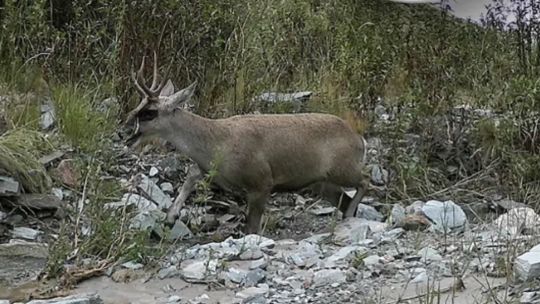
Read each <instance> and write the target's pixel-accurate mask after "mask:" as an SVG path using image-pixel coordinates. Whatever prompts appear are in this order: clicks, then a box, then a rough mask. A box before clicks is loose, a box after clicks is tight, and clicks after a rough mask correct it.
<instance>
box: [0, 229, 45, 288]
mask: <svg viewBox="0 0 540 304" xmlns="http://www.w3.org/2000/svg"><path fill="white" fill-rule="evenodd" d="M48 256H49V253H48V247H47V245H46V244H41V243H34V242H27V241H22V240H10V242H9V243H5V244H0V261H2V262H1V263H0V282H6V283H7V284H8V286H9V285H14V284H15V283H16V282H20V281H21V280H25V279H27V278H31V277H33V276H35V275H37V274H38V273H40V272H42V271H43V269H45V266H46V264H47V259H48Z"/></svg>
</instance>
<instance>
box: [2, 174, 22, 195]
mask: <svg viewBox="0 0 540 304" xmlns="http://www.w3.org/2000/svg"><path fill="white" fill-rule="evenodd" d="M19 193H20V185H19V182H17V181H16V180H15V179H13V178H11V177H8V176H1V175H0V196H16V195H18V194H19Z"/></svg>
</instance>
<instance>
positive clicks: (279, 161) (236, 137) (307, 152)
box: [219, 114, 364, 189]
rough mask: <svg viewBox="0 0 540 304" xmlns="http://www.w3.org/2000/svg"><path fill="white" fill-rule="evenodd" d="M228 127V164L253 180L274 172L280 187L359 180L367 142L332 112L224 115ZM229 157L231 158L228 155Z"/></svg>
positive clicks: (275, 182)
mask: <svg viewBox="0 0 540 304" xmlns="http://www.w3.org/2000/svg"><path fill="white" fill-rule="evenodd" d="M219 123H220V124H221V125H222V126H221V127H222V128H224V129H226V130H228V132H227V133H228V134H229V138H228V139H227V140H226V145H225V146H226V147H227V148H226V149H228V153H226V155H229V160H228V165H226V166H228V168H227V170H229V171H230V172H232V173H233V175H242V176H246V181H245V182H248V183H249V182H251V181H253V180H257V179H260V178H263V176H265V175H268V174H270V175H271V178H272V183H273V184H275V186H276V187H277V188H282V189H294V188H298V187H303V186H306V185H307V184H310V183H313V182H317V181H321V180H326V179H339V181H340V182H342V183H348V182H349V180H352V182H353V183H354V182H356V179H357V178H358V177H357V173H356V171H357V170H355V168H356V167H359V165H360V164H361V162H362V155H363V149H364V147H363V144H362V140H361V138H360V136H359V135H358V134H356V133H355V132H354V131H353V130H352V129H351V128H350V127H349V126H348V125H347V123H346V122H345V121H344V120H342V119H340V118H338V117H336V116H333V115H328V114H295V115H246V116H235V117H231V118H228V119H223V120H220V121H219ZM224 161H225V162H227V160H224Z"/></svg>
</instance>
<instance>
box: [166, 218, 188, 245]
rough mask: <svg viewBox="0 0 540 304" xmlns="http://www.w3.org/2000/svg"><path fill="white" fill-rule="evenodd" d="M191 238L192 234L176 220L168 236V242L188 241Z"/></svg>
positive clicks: (182, 223) (184, 225)
mask: <svg viewBox="0 0 540 304" xmlns="http://www.w3.org/2000/svg"><path fill="white" fill-rule="evenodd" d="M191 237H193V233H192V232H191V230H189V228H188V226H186V224H184V222H182V221H181V220H180V219H177V220H176V222H175V223H174V226H173V227H172V229H171V232H170V234H169V236H168V238H169V240H170V241H174V240H183V239H189V238H191Z"/></svg>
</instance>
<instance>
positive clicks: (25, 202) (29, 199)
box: [16, 193, 65, 211]
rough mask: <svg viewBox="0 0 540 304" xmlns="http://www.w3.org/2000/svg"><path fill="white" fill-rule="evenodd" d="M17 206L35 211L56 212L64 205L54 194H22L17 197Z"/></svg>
mask: <svg viewBox="0 0 540 304" xmlns="http://www.w3.org/2000/svg"><path fill="white" fill-rule="evenodd" d="M16 203H17V205H20V206H23V207H26V208H30V209H35V210H54V211H56V210H58V209H60V208H64V207H65V204H64V203H63V202H62V201H61V200H60V199H59V198H58V197H57V196H56V195H54V194H39V193H32V194H28V193H24V194H21V195H20V196H19V197H17V200H16Z"/></svg>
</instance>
